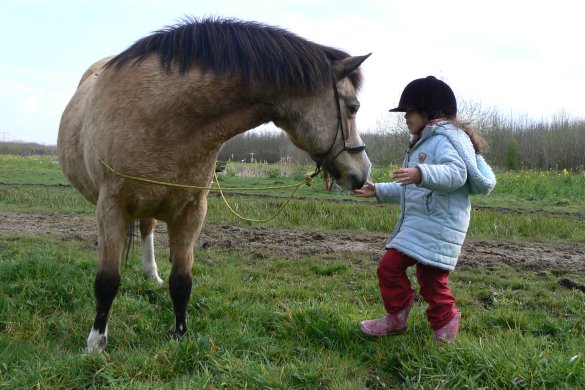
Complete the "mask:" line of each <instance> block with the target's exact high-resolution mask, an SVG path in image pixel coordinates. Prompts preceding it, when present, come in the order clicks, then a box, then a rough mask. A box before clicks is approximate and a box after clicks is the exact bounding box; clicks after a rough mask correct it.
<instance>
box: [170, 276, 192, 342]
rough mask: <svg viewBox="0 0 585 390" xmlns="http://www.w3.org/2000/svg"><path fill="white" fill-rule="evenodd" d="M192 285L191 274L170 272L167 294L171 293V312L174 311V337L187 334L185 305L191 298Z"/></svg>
mask: <svg viewBox="0 0 585 390" xmlns="http://www.w3.org/2000/svg"><path fill="white" fill-rule="evenodd" d="M192 284H193V281H192V278H191V274H179V273H177V272H175V271H172V272H171V276H170V277H169V292H170V293H171V299H172V300H173V310H174V311H175V335H174V336H175V337H180V336H182V335H184V334H185V333H186V332H187V305H188V304H189V297H190V296H191V286H192Z"/></svg>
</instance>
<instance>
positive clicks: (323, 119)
mask: <svg viewBox="0 0 585 390" xmlns="http://www.w3.org/2000/svg"><path fill="white" fill-rule="evenodd" d="M370 54H371V53H370ZM370 54H367V55H363V56H350V55H349V54H348V53H346V52H344V51H342V50H339V49H336V48H332V47H328V46H324V45H320V44H317V43H314V42H311V41H309V40H306V39H304V38H302V37H299V36H298V35H295V34H294V33H292V32H290V31H288V30H286V29H283V28H280V27H276V26H271V25H266V24H263V23H259V22H252V21H242V20H239V19H231V18H207V19H197V18H193V17H187V18H185V19H182V20H181V21H180V22H178V23H177V24H175V25H173V26H166V27H164V28H162V29H160V30H157V31H154V32H152V33H151V34H150V35H148V36H145V37H143V38H141V39H139V40H137V41H136V42H135V43H134V44H133V45H131V46H129V47H128V48H127V49H126V50H124V51H122V52H120V53H119V54H117V55H115V56H110V57H106V58H103V59H101V60H99V61H97V62H96V63H94V64H93V65H91V66H90V67H89V68H88V69H87V71H86V72H85V73H84V74H83V76H82V77H81V80H80V82H79V84H78V86H77V89H76V91H75V93H74V95H73V97H72V98H71V100H70V101H69V103H68V104H67V106H66V108H65V110H64V112H63V114H62V117H61V121H60V125H59V135H58V140H57V147H58V156H59V161H60V164H61V167H62V170H63V172H64V174H65V176H66V178H67V179H68V180H69V182H70V183H71V184H72V186H73V187H74V188H76V189H77V190H78V191H79V192H80V193H81V194H82V195H83V196H84V197H85V198H86V199H87V200H88V201H90V202H92V203H93V204H95V205H96V217H97V227H98V257H99V262H98V269H97V272H96V275H95V280H94V294H95V299H96V314H95V319H94V322H93V326H92V328H91V331H90V334H89V336H88V338H87V351H88V352H92V351H98V352H101V351H103V350H104V348H105V347H106V344H107V335H108V318H109V312H110V308H111V306H112V303H113V301H114V298H115V296H116V294H117V292H118V289H119V286H120V264H121V259H122V257H123V256H122V253H123V251H124V246H125V237H126V233H127V229H128V227H129V226H130V224H131V223H134V221H136V220H139V221H140V232H141V239H142V261H143V270H144V273H145V276H146V277H147V278H150V279H152V280H154V281H155V282H156V283H157V284H163V281H162V279H161V278H160V276H159V275H158V271H157V266H156V262H155V257H154V248H153V232H154V228H155V226H156V223H157V221H163V222H165V223H166V224H167V228H168V229H167V230H168V238H169V250H170V261H171V264H172V267H171V272H170V276H169V293H170V296H171V300H172V304H173V311H174V315H175V324H174V330H173V336H174V337H176V338H180V337H181V336H182V335H184V334H185V333H186V332H187V306H188V302H189V299H190V295H191V288H192V274H191V272H192V265H193V259H194V254H193V248H194V245H195V243H196V240H197V238H198V237H199V234H200V232H201V229H202V225H203V222H204V218H205V215H206V211H207V200H206V198H207V195H208V192H209V190H210V187H209V186H210V183H211V181H212V178H213V174H214V170H215V167H216V158H217V155H218V152H219V150H220V148H221V146H222V145H223V143H224V142H225V141H227V140H228V139H230V138H231V137H233V136H235V135H237V134H240V133H243V132H245V131H247V130H249V129H252V128H255V127H257V126H259V125H261V124H264V123H268V122H273V123H274V124H275V125H276V126H277V127H279V128H280V129H282V130H284V131H285V132H286V134H287V135H288V137H289V138H290V140H291V141H292V142H293V143H294V144H295V145H296V146H297V147H299V148H300V149H303V150H304V151H306V152H307V153H308V154H309V155H310V156H311V157H312V159H313V160H314V161H316V162H317V164H318V166H322V167H323V169H325V170H326V171H327V172H328V173H329V174H331V175H332V176H333V177H334V178H335V181H336V182H337V184H339V185H340V186H341V187H343V188H345V189H348V190H350V189H355V188H360V187H361V186H362V185H363V183H364V182H365V180H366V178H367V177H368V175H369V172H370V167H371V164H370V161H369V159H368V157H367V155H366V152H365V150H364V149H365V145H363V143H362V140H361V138H360V136H359V134H358V131H357V128H356V120H355V116H356V113H357V111H358V108H359V101H358V99H357V97H356V94H357V92H358V91H359V88H360V86H361V84H362V80H363V76H362V74H361V71H360V69H359V67H360V65H361V64H362V62H363V61H364V60H365V59H366V58H367V57H368V56H369V55H370ZM137 178H148V179H151V180H139V179H137ZM164 183H172V184H174V185H167V184H164ZM181 185H183V186H181Z"/></svg>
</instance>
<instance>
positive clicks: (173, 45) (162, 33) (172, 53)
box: [107, 18, 362, 91]
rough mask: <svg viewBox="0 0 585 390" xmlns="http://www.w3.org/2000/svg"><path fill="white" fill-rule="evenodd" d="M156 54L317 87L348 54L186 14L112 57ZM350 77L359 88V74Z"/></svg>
mask: <svg viewBox="0 0 585 390" xmlns="http://www.w3.org/2000/svg"><path fill="white" fill-rule="evenodd" d="M152 53H157V54H158V55H159V57H160V63H161V66H162V67H163V68H164V69H165V70H166V71H167V72H169V73H170V72H172V71H173V70H175V69H176V68H178V70H179V71H180V72H181V73H185V72H187V71H188V70H189V69H190V68H191V67H192V66H193V65H198V66H199V67H200V69H201V71H202V72H214V73H216V74H219V75H226V74H239V75H241V76H242V77H243V79H244V80H245V81H246V82H248V83H259V82H270V83H272V84H273V85H275V86H276V87H278V88H283V89H285V88H293V89H299V88H302V89H304V90H309V91H314V90H317V89H319V88H322V87H324V86H325V85H326V84H329V83H331V77H332V75H331V61H333V60H338V59H342V58H345V57H348V56H349V54H347V53H346V52H344V51H342V50H338V49H335V48H332V47H327V46H323V45H319V44H316V43H314V42H311V41H308V40H306V39H304V38H301V37H299V36H297V35H295V34H293V33H291V32H289V31H286V30H284V29H281V28H278V27H273V26H267V25H264V24H260V23H256V22H245V21H240V20H236V19H221V18H218V19H203V20H197V19H193V18H188V19H185V20H184V21H183V22H182V23H180V24H177V25H175V26H171V27H166V28H164V29H162V30H159V31H155V32H154V33H152V34H151V35H149V36H147V37H144V38H142V39H140V40H138V41H137V42H136V43H134V44H133V45H132V46H130V47H129V48H128V49H126V50H125V51H123V52H121V53H120V54H118V55H117V56H116V57H114V58H113V59H112V60H111V61H109V62H108V64H107V67H112V66H114V67H116V68H117V69H119V68H121V67H122V66H124V65H126V64H128V63H133V64H136V63H139V62H141V61H142V60H144V59H145V58H146V57H147V56H148V55H150V54H152ZM350 79H351V81H352V83H353V84H354V86H355V88H356V89H357V88H359V86H360V84H361V80H362V78H361V74H360V72H359V70H358V71H356V72H354V73H353V74H352V75H351V76H350Z"/></svg>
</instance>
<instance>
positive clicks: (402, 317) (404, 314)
mask: <svg viewBox="0 0 585 390" xmlns="http://www.w3.org/2000/svg"><path fill="white" fill-rule="evenodd" d="M415 296H416V295H415V294H413V295H412V299H411V300H410V302H409V303H408V305H407V306H406V307H405V308H404V309H402V310H400V311H399V312H398V313H394V314H386V315H385V316H384V317H382V318H378V319H375V320H365V321H362V322H361V323H360V330H361V331H362V333H363V334H365V335H366V336H372V337H380V336H391V335H399V334H402V333H404V332H406V328H407V327H408V324H407V323H408V314H409V313H410V309H411V308H412V302H414V298H415Z"/></svg>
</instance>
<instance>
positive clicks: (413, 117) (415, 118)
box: [404, 109, 427, 134]
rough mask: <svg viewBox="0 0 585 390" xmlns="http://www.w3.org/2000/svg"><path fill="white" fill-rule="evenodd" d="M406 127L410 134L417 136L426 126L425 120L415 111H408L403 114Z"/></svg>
mask: <svg viewBox="0 0 585 390" xmlns="http://www.w3.org/2000/svg"><path fill="white" fill-rule="evenodd" d="M404 119H405V120H406V126H407V127H408V130H409V131H410V132H411V134H418V133H419V132H420V131H421V130H422V129H423V128H424V127H425V125H426V124H427V118H425V117H424V115H422V114H421V113H420V112H418V111H416V110H415V109H409V110H408V111H406V114H404Z"/></svg>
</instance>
